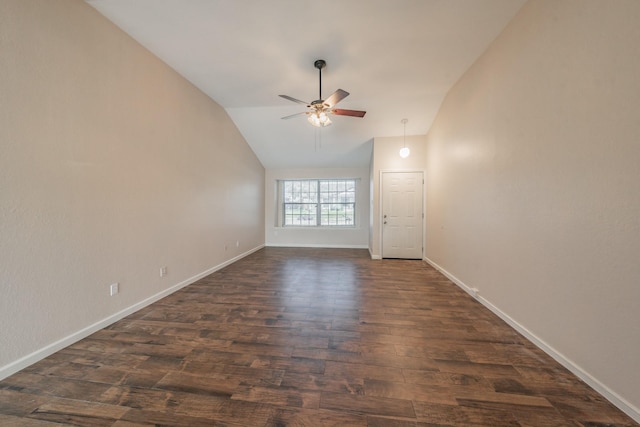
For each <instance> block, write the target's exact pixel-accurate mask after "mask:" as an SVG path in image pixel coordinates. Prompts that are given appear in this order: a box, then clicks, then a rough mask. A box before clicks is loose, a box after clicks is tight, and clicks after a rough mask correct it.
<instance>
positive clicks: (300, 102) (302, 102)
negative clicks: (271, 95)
mask: <svg viewBox="0 0 640 427" xmlns="http://www.w3.org/2000/svg"><path fill="white" fill-rule="evenodd" d="M278 96H280V97H282V98H284V99H288V100H289V101H293V102H297V103H298V104H304V105H309V103H308V102H304V101H300V100H299V99H295V98H292V97H290V96H288V95H278Z"/></svg>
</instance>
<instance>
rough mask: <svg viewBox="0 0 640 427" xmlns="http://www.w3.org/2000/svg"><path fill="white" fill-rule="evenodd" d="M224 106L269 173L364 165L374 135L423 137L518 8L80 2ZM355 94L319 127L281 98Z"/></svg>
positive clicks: (497, 0) (418, 3) (450, 0)
mask: <svg viewBox="0 0 640 427" xmlns="http://www.w3.org/2000/svg"><path fill="white" fill-rule="evenodd" d="M86 1H87V2H88V3H89V4H90V5H91V6H93V7H94V8H96V9H97V10H98V11H99V12H100V13H102V14H103V15H104V16H106V17H107V18H108V19H109V20H111V21H112V22H114V23H115V24H116V25H117V26H119V27H120V28H121V29H123V30H124V31H125V32H127V33H128V34H129V35H131V37H133V38H134V39H136V40H137V41H138V42H139V43H141V44H142V45H143V46H145V47H146V48H147V49H149V50H150V51H151V52H153V53H154V54H155V55H156V56H158V57H159V58H160V59H162V60H163V61H164V62H165V63H167V64H168V65H169V66H171V67H172V68H173V69H175V70H176V71H177V72H178V73H180V74H181V75H182V76H184V77H185V78H186V79H187V80H189V81H190V82H191V83H193V84H194V85H195V86H197V87H198V88H200V89H201V90H202V91H203V92H204V93H206V94H207V95H209V96H210V97H211V98H212V99H213V100H215V101H216V102H217V103H218V104H220V105H221V106H222V107H224V108H225V110H226V111H227V113H228V114H229V116H230V117H231V119H232V120H233V121H234V123H235V124H236V126H237V127H238V129H239V130H240V132H241V133H242V134H243V136H244V137H245V139H246V140H247V142H248V143H249V145H250V146H251V147H252V149H253V150H254V152H255V153H256V155H257V156H258V157H259V159H260V161H261V162H262V163H263V165H264V166H265V167H267V168H309V167H360V166H365V165H367V164H368V163H369V160H370V155H371V146H372V144H371V142H372V140H373V138H374V137H381V136H399V135H402V134H403V132H404V128H403V124H402V123H401V120H402V119H403V118H406V119H408V122H407V124H406V134H407V135H419V134H426V133H427V131H428V129H429V127H430V125H431V123H432V121H433V119H434V118H435V115H436V113H437V111H438V109H439V107H440V104H441V103H442V100H443V99H444V97H445V95H446V93H447V92H448V90H449V89H450V88H451V86H452V85H453V84H454V83H455V82H456V81H457V80H458V79H459V78H460V76H461V75H462V74H463V73H464V72H465V71H466V70H467V69H468V68H469V66H470V65H471V64H472V63H473V62H474V61H475V60H476V59H477V58H478V56H479V55H480V54H482V52H483V51H484V50H485V49H486V48H487V47H488V45H489V44H490V43H491V42H492V41H493V40H494V39H495V37H496V36H497V35H498V34H499V33H500V32H501V31H502V30H503V29H504V27H505V26H506V24H507V23H508V22H509V20H511V18H512V17H513V16H514V15H515V14H516V13H517V11H518V10H519V9H520V7H522V5H523V4H524V2H525V0H323V1H311V0H188V1H185V0H86ZM316 59H324V60H325V61H326V62H327V66H326V68H325V69H324V70H323V73H322V92H323V93H322V96H323V98H324V99H326V97H328V96H329V95H330V94H331V93H332V92H334V91H335V90H336V89H338V88H340V89H344V90H346V91H348V92H350V96H348V97H347V98H345V99H344V100H343V101H342V102H340V104H339V107H340V108H346V109H354V110H366V111H367V114H366V115H365V117H364V118H354V117H345V116H332V121H333V124H332V125H331V126H328V127H325V128H322V129H318V128H315V127H313V126H311V125H310V124H309V123H308V122H307V120H306V116H304V115H302V116H299V117H295V118H292V119H289V120H281V117H283V116H287V115H290V114H294V113H297V112H301V111H305V109H306V107H305V106H304V105H301V104H296V103H294V102H290V101H287V100H285V99H283V98H280V97H279V96H278V95H280V94H285V95H289V96H291V97H293V98H297V99H300V100H303V101H308V102H311V101H313V100H315V99H317V98H318V70H317V69H316V68H314V65H313V64H314V61H315V60H316Z"/></svg>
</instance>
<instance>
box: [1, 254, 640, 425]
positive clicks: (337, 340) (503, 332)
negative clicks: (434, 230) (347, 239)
mask: <svg viewBox="0 0 640 427" xmlns="http://www.w3.org/2000/svg"><path fill="white" fill-rule="evenodd" d="M0 425H8V426H36V427H37V426H49V425H79V426H114V427H149V426H156V425H160V426H189V427H201V426H208V427H209V426H221V427H222V426H226V427H240V426H244V427H246V426H251V427H284V426H298V427H303V426H311V427H318V426H320V427H323V426H353V427H365V426H367V427H382V426H384V427H435V426H438V427H447V426H448V427H453V426H464V427H480V426H491V427H507V426H509V427H525V426H530V427H534V426H535V427H551V426H553V427H604V426H607V427H631V426H636V427H637V426H638V424H637V423H635V422H634V421H633V420H631V419H630V418H629V417H628V416H626V415H625V414H624V413H622V412H621V411H619V410H618V409H616V408H615V407H613V405H611V404H610V403H609V402H607V401H606V400H605V399H604V398H603V397H602V396H600V395H599V394H598V393H596V392H595V391H594V390H593V389H591V388H590V387H588V386H587V385H586V384H585V383H584V382H582V381H580V380H579V379H578V378H576V377H575V376H574V375H573V374H571V373H570V372H569V371H568V370H567V369H565V368H563V367H562V366H560V365H558V363H557V362H555V361H554V360H553V359H551V358H550V357H549V356H547V355H546V354H545V353H544V352H542V351H541V350H540V349H538V348H536V347H535V346H533V345H532V344H531V343H530V342H528V341H527V340H526V339H524V337H522V336H521V335H520V334H519V333H518V332H517V331H515V330H514V329H512V328H510V327H509V326H508V325H507V324H505V323H504V322H503V321H501V320H500V319H499V318H498V317H497V316H495V315H494V314H493V313H492V312H491V311H489V310H487V309H485V308H484V307H483V306H482V305H480V304H479V303H478V302H477V301H475V300H474V299H473V298H471V297H470V296H469V295H468V294H466V293H465V292H464V291H463V290H461V289H460V288H459V287H457V286H456V285H454V284H453V283H451V282H450V281H449V280H447V279H446V277H444V276H443V275H442V274H440V273H439V272H438V271H436V270H435V269H433V268H431V267H430V266H428V265H427V264H425V263H423V262H421V261H411V260H371V259H370V257H369V253H368V251H367V250H360V249H317V248H264V249H262V250H260V251H257V252H255V253H253V254H251V255H250V256H248V257H246V258H244V259H242V260H240V261H237V262H235V263H233V264H231V265H229V266H227V267H226V268H224V269H222V270H220V271H217V272H215V273H213V274H211V275H209V276H207V277H205V278H203V279H201V280H199V281H197V282H196V283H193V284H191V285H189V286H187V287H184V288H182V289H181V290H179V291H177V292H175V293H173V294H171V295H169V296H167V297H165V298H163V299H162V300H160V301H157V302H156V303H154V304H151V305H149V306H147V307H144V308H143V309H141V310H139V311H138V312H136V313H133V314H131V315H130V316H127V317H126V318H124V319H122V320H120V321H118V322H116V323H114V324H112V325H110V326H109V327H107V328H104V329H102V330H100V331H97V332H96V333H94V334H92V335H91V336H89V337H87V338H85V339H83V340H81V341H79V342H77V343H75V344H73V345H71V346H69V347H67V348H65V349H63V350H61V351H59V352H57V353H55V354H53V355H51V356H49V357H47V358H45V359H43V360H41V361H39V362H37V363H35V364H33V365H32V366H29V367H27V368H25V369H23V370H22V371H20V372H18V373H16V374H14V375H12V376H10V377H8V378H6V379H4V380H3V381H0Z"/></svg>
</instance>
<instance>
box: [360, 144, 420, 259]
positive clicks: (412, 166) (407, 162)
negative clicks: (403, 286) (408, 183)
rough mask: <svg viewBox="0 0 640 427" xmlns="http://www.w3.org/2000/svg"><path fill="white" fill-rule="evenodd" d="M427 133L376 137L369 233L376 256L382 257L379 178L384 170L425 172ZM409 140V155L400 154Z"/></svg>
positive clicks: (372, 252) (370, 245)
mask: <svg viewBox="0 0 640 427" xmlns="http://www.w3.org/2000/svg"><path fill="white" fill-rule="evenodd" d="M425 143H426V138H425V136H424V135H411V136H409V135H407V136H406V138H405V137H404V136H399V137H395V136H392V137H379V138H374V140H373V158H372V165H371V174H370V177H371V181H372V184H373V185H372V186H371V188H372V192H371V203H370V205H371V211H372V214H371V216H370V226H371V227H370V229H371V233H370V236H369V252H370V253H371V257H372V258H374V259H380V258H381V257H382V242H381V240H382V238H381V234H382V229H381V228H380V225H381V224H380V219H381V216H382V213H381V212H380V201H381V198H380V179H381V174H382V172H402V171H411V172H422V171H424V167H425ZM405 144H406V146H407V147H408V148H409V150H411V153H410V155H409V157H406V158H404V159H403V158H402V157H400V154H399V151H400V149H401V148H402V147H403V146H404V145H405Z"/></svg>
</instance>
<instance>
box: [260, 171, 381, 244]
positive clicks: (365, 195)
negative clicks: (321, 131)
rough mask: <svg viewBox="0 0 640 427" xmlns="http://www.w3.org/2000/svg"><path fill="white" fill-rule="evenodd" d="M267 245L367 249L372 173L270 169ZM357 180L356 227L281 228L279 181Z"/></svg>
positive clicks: (266, 209)
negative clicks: (370, 178) (370, 175)
mask: <svg viewBox="0 0 640 427" xmlns="http://www.w3.org/2000/svg"><path fill="white" fill-rule="evenodd" d="M265 176H266V178H265V199H266V203H265V230H266V236H265V242H266V245H267V246H303V247H306V246H308V247H325V248H326V247H329V248H366V247H367V242H368V240H367V239H368V236H369V228H368V227H369V224H368V222H369V202H368V201H369V170H368V169H367V168H311V169H267V171H266V173H265ZM315 178H322V179H341V178H354V179H356V180H357V181H356V192H357V200H356V226H355V227H353V228H350V227H347V228H340V227H336V228H305V227H282V226H281V219H280V218H279V215H278V206H277V203H278V194H277V181H278V180H283V179H315Z"/></svg>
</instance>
